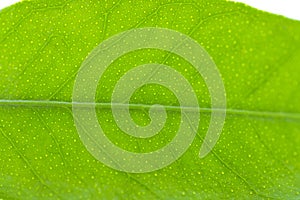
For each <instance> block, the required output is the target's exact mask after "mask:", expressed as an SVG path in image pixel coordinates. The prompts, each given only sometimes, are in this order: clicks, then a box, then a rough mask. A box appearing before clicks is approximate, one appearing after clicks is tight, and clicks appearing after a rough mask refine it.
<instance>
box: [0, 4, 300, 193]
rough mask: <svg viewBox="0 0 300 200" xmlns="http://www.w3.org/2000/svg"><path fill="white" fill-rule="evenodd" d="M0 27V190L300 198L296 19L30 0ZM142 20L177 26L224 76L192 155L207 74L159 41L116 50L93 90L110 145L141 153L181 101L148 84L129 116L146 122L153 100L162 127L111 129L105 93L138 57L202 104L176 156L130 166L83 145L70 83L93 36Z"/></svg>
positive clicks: (207, 103) (4, 16) (244, 11)
mask: <svg viewBox="0 0 300 200" xmlns="http://www.w3.org/2000/svg"><path fill="white" fill-rule="evenodd" d="M0 26H1V31H0V72H1V73H0V144H1V150H0V152H1V154H0V155H1V157H0V169H1V170H0V197H1V198H3V199H100V198H104V199H190V198H192V199H224V198H229V199H236V198H240V199H257V198H270V199H273V198H274V199H297V198H299V195H300V162H299V161H300V135H299V133H300V104H299V100H300V93H299V89H300V85H299V84H300V83H299V80H300V68H299V65H300V50H299V47H300V22H299V21H293V20H290V19H286V18H284V17H281V16H276V15H272V14H268V13H265V12H262V11H259V10H256V9H253V8H250V7H247V6H245V5H242V4H236V3H232V2H226V1H222V0H213V1H208V0H202V1H184V0H178V1H177V0H171V1H170V0H166V1H164V0H159V1H158V0H157V1H155V0H154V1H127V0H120V1H117V2H114V1H86V0H70V1H58V0H53V1H46V0H33V1H23V2H21V3H18V4H16V5H13V6H11V7H9V8H6V9H4V10H1V12H0ZM142 27H157V28H167V29H171V30H175V31H177V32H179V33H182V34H185V35H187V36H189V37H190V38H192V39H194V40H195V41H196V42H197V43H199V44H200V45H201V46H202V47H204V48H205V50H206V51H207V52H208V54H209V55H210V56H211V58H212V59H213V60H214V62H215V64H216V66H217V67H218V70H219V72H220V74H221V77H222V80H223V83H224V87H225V90H226V101H227V109H226V120H225V125H224V127H223V131H222V134H221V135H220V139H219V140H218V142H217V144H216V146H215V147H214V148H213V149H212V151H211V152H210V153H209V154H208V155H207V156H206V157H204V158H199V149H200V147H201V145H202V143H203V139H204V138H205V136H206V133H207V130H208V129H209V126H210V123H211V121H210V119H211V116H212V112H215V111H216V109H215V108H213V107H211V103H212V102H211V98H210V91H209V88H208V87H207V85H206V79H205V78H207V77H202V76H201V75H200V74H197V73H195V70H194V68H193V66H192V65H191V64H190V63H188V62H187V61H186V60H185V59H184V58H182V57H180V56H178V55H175V54H174V53H170V52H167V51H164V50H161V49H141V50H137V51H133V52H130V53H128V54H125V55H123V56H122V57H120V58H119V59H117V60H115V61H114V62H113V63H112V64H111V65H110V66H109V68H108V69H107V70H106V71H105V73H104V75H103V76H102V77H101V79H100V81H99V82H98V86H97V92H96V97H95V101H96V103H95V109H96V114H97V119H98V122H99V124H101V127H102V128H103V130H104V132H105V133H106V136H107V138H109V139H110V140H111V141H112V142H113V144H114V145H117V146H119V147H120V148H122V149H125V150H127V151H132V152H136V153H143V152H151V151H153V150H156V149H160V148H162V147H163V146H165V145H166V144H168V143H169V142H170V141H171V139H172V138H173V137H174V136H175V134H176V130H177V129H178V127H179V124H180V119H181V118H180V117H181V113H180V112H179V111H180V109H181V107H180V104H179V103H180V102H179V101H178V99H177V98H176V96H174V94H173V93H172V91H170V90H169V89H167V88H165V87H162V86H160V85H157V84H146V85H144V86H142V87H140V88H139V89H138V90H136V91H135V92H134V94H133V95H132V96H131V98H130V102H129V107H130V116H131V117H132V119H133V121H134V122H135V123H136V124H139V125H141V126H143V125H147V124H149V123H150V121H151V120H150V117H149V114H148V111H149V108H150V106H149V105H152V104H162V105H164V106H165V109H166V113H167V119H166V122H165V124H164V127H163V129H162V130H161V131H160V132H159V134H157V135H155V136H153V137H151V138H150V139H149V138H148V139H147V138H142V139H141V138H135V137H133V136H130V135H127V134H126V133H124V132H123V131H121V130H120V128H119V127H118V126H117V124H116V122H115V120H114V116H113V114H112V111H111V107H110V106H111V102H112V97H111V96H112V93H113V91H114V86H115V85H116V83H117V82H118V81H119V80H120V78H121V77H122V76H123V75H124V74H126V72H127V71H129V70H131V69H132V68H134V67H136V66H139V65H143V64H147V63H160V64H165V65H168V66H172V68H174V69H176V70H177V71H178V72H179V73H180V74H182V75H183V76H184V77H185V78H186V80H188V82H189V83H190V84H191V85H192V87H193V89H194V91H195V94H196V96H197V99H198V102H199V107H200V115H201V120H200V124H199V128H198V130H197V135H196V137H195V139H194V140H193V143H192V144H191V145H190V147H189V148H188V150H187V151H186V152H185V153H184V154H183V155H182V156H181V157H180V158H179V159H177V160H176V161H175V162H173V163H172V164H170V165H168V166H166V167H165V168H162V169H160V170H156V171H152V172H148V173H128V172H122V171H118V170H115V169H112V168H110V167H108V166H106V165H105V164H104V163H102V162H100V161H99V160H97V159H96V158H95V157H94V156H92V155H91V154H90V153H89V151H88V150H87V149H86V147H85V145H84V144H83V143H82V141H81V139H80V137H79V134H78V132H77V129H76V127H75V124H74V120H76V119H74V117H73V112H72V106H73V103H72V94H73V87H74V83H75V78H76V75H77V74H78V72H79V69H80V66H81V65H82V63H83V61H84V60H86V58H87V56H88V55H89V54H90V52H91V51H92V50H93V49H94V48H95V47H97V46H98V45H99V44H100V43H101V42H103V41H104V40H106V39H108V38H111V37H112V36H113V35H116V34H119V33H121V32H124V31H127V30H131V29H134V28H142ZM221 111H222V110H221ZM223 111H224V110H223Z"/></svg>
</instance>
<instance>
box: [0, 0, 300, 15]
mask: <svg viewBox="0 0 300 200" xmlns="http://www.w3.org/2000/svg"><path fill="white" fill-rule="evenodd" d="M18 1H20V0H0V9H2V8H5V7H6V6H9V5H11V4H14V3H16V2H18ZM235 1H238V2H244V3H246V4H248V5H250V6H253V7H256V8H258V9H260V10H265V11H268V12H271V13H275V14H280V15H284V16H286V17H289V18H293V19H298V20H300V1H299V0H235Z"/></svg>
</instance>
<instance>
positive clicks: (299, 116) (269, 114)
mask: <svg viewBox="0 0 300 200" xmlns="http://www.w3.org/2000/svg"><path fill="white" fill-rule="evenodd" d="M73 105H76V107H82V108H89V107H96V108H103V109H110V108H111V106H114V107H119V108H126V107H128V106H129V107H130V109H136V110H142V109H149V108H150V107H151V106H153V105H149V104H133V103H130V104H126V103H104V102H103V103H102V102H68V101H51V100H12V99H0V107H43V108H47V107H61V108H68V109H69V108H72V106H73ZM163 106H164V107H165V109H166V110H170V111H178V112H179V111H181V110H184V111H185V112H197V111H198V109H199V108H197V107H189V106H171V105H163ZM224 110H226V114H230V115H244V116H254V117H260V118H270V119H273V118H285V119H294V120H300V113H291V112H275V111H260V110H244V109H233V108H206V107H200V113H211V112H220V113H224Z"/></svg>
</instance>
